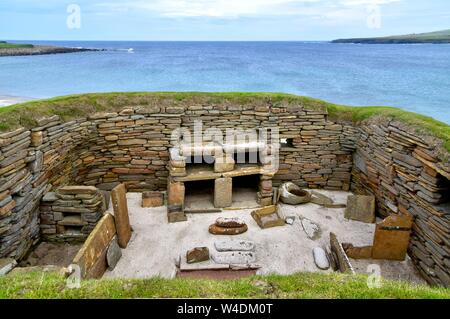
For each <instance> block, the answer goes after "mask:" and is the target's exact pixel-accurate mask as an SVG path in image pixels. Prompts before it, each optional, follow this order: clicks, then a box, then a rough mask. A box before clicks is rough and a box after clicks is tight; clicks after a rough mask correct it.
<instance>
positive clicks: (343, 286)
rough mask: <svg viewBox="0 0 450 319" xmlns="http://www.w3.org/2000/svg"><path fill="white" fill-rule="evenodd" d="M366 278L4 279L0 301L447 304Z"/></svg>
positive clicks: (416, 289)
mask: <svg viewBox="0 0 450 319" xmlns="http://www.w3.org/2000/svg"><path fill="white" fill-rule="evenodd" d="M366 282H367V277H365V276H349V275H344V274H338V273H333V274H320V273H299V274H295V275H291V276H280V275H272V276H264V277H262V276H254V277H249V278H244V279H239V280H220V281H219V280H203V279H173V280H169V279H160V278H152V279H140V280H137V279H136V280H123V279H102V280H86V281H82V284H81V288H80V289H68V288H66V282H65V279H64V278H63V277H62V276H60V275H58V274H56V273H40V272H34V273H28V274H17V275H13V276H6V277H0V299H6V298H8V299H9V298H45V299H47V298H50V299H53V298H83V299H84V298H320V299H330V298H338V299H342V298H346V299H369V298H370V299H380V298H383V299H385V298H394V299H411V298H420V299H425V298H427V299H428V298H434V299H437V298H438V299H449V298H450V289H445V288H431V287H427V286H419V285H412V284H409V283H406V282H400V281H387V280H384V281H383V282H382V286H381V287H380V288H374V289H370V288H368V287H367V284H366Z"/></svg>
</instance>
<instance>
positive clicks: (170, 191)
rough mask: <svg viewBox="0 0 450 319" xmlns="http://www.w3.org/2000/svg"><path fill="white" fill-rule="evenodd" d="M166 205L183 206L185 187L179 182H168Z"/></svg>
mask: <svg viewBox="0 0 450 319" xmlns="http://www.w3.org/2000/svg"><path fill="white" fill-rule="evenodd" d="M167 196H168V198H167V204H168V205H169V206H180V207H183V206H184V196H185V187H184V183H181V182H173V181H171V182H169V184H168V187H167Z"/></svg>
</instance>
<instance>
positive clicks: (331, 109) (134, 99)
mask: <svg viewBox="0 0 450 319" xmlns="http://www.w3.org/2000/svg"><path fill="white" fill-rule="evenodd" d="M194 103H196V104H200V105H201V104H208V103H213V104H221V105H229V104H253V105H256V106H258V105H261V106H263V105H264V106H265V105H271V106H272V107H276V106H277V105H302V106H304V107H306V108H308V109H320V110H325V109H327V110H328V114H329V118H330V119H331V120H335V121H352V122H354V123H358V122H361V121H364V120H366V119H369V118H371V117H375V116H383V117H387V118H390V119H396V120H400V121H403V122H406V123H408V124H411V126H412V127H414V128H415V129H416V131H417V133H419V134H420V133H430V134H432V135H434V136H435V137H437V138H439V139H441V140H442V141H443V143H444V147H445V148H446V149H447V150H448V151H450V126H449V125H447V124H445V123H442V122H440V121H437V120H435V119H433V118H431V117H428V116H424V115H420V114H416V113H412V112H407V111H404V110H401V109H398V108H393V107H383V106H379V107H378V106H373V107H350V106H344V105H336V104H332V103H328V102H325V101H322V100H318V99H313V98H309V97H304V96H297V95H292V94H283V93H238V92H230V93H201V92H128V93H117V92H112V93H92V94H80V95H69V96H62V97H56V98H51V99H45V100H36V101H31V102H26V103H22V104H16V105H11V106H8V107H3V108H0V132H2V131H9V130H12V129H14V128H17V127H20V126H24V127H26V128H32V127H34V126H36V119H38V118H40V117H44V116H51V115H59V116H60V117H61V118H62V119H63V120H65V121H69V120H72V119H76V118H80V117H83V116H87V115H89V114H92V113H95V112H113V111H117V110H120V109H121V108H123V107H125V106H144V107H145V106H152V105H167V106H173V105H183V104H194Z"/></svg>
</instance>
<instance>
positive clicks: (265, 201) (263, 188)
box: [257, 175, 273, 206]
mask: <svg viewBox="0 0 450 319" xmlns="http://www.w3.org/2000/svg"><path fill="white" fill-rule="evenodd" d="M258 190H259V191H258V193H257V202H258V204H260V205H261V206H270V205H272V203H273V189H272V177H271V176H267V175H261V177H260V181H259V187H258Z"/></svg>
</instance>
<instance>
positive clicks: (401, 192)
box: [352, 119, 450, 286]
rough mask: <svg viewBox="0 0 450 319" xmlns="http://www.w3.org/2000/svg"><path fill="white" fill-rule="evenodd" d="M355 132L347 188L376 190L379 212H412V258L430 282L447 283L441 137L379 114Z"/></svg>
mask: <svg viewBox="0 0 450 319" xmlns="http://www.w3.org/2000/svg"><path fill="white" fill-rule="evenodd" d="M358 135H359V138H358V142H357V145H356V150H357V151H356V153H355V155H354V163H355V166H354V169H353V172H352V175H353V179H352V181H353V183H352V190H353V191H355V192H357V193H361V194H373V195H375V196H376V199H377V207H378V211H379V212H380V213H381V214H382V215H383V217H386V216H388V215H391V214H409V215H412V216H413V217H414V218H415V221H414V225H413V234H412V239H411V243H410V247H409V253H410V256H411V257H412V260H413V262H414V263H415V265H416V266H417V268H418V269H419V270H420V272H421V274H422V275H423V277H424V278H425V279H426V280H427V281H428V282H429V283H430V284H434V285H443V286H449V285H450V271H449V269H450V205H449V203H448V201H449V190H450V184H449V179H450V166H449V162H448V153H447V154H445V153H446V152H445V151H444V150H443V148H442V146H441V145H442V142H440V141H438V140H436V139H435V138H431V137H427V136H419V135H418V134H417V133H416V132H415V131H414V130H413V129H412V128H409V127H407V126H405V125H404V124H402V123H398V122H395V121H381V122H380V120H379V119H378V120H377V121H372V122H369V123H366V124H365V125H363V126H362V127H361V128H359V134H358ZM446 156H447V159H445V158H446ZM446 202H447V203H446Z"/></svg>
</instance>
